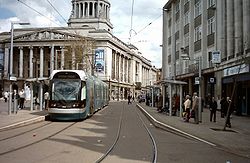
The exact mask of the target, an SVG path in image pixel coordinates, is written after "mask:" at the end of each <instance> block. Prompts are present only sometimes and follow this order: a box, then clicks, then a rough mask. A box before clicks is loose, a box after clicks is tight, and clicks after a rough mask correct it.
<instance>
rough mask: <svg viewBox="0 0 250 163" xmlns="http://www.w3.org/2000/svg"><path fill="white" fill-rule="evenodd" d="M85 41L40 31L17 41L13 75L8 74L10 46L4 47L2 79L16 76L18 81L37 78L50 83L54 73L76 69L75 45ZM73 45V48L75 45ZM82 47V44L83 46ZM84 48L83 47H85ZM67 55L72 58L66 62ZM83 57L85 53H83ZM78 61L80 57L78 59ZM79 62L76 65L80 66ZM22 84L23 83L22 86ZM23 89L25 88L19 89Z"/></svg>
mask: <svg viewBox="0 0 250 163" xmlns="http://www.w3.org/2000/svg"><path fill="white" fill-rule="evenodd" d="M80 39H84V38H83V37H82V36H78V35H74V34H69V33H63V32H59V31H56V30H47V29H45V30H41V31H36V30H35V31H34V32H32V33H28V34H24V35H19V36H17V37H14V44H13V65H14V66H13V74H8V72H10V71H9V67H8V63H9V53H10V44H9V43H7V42H9V40H8V39H7V40H6V44H5V54H4V55H5V56H4V58H5V63H4V65H5V66H4V75H3V78H6V79H7V78H8V76H9V75H10V76H15V77H16V78H17V80H18V81H21V80H23V81H25V80H26V79H32V78H37V80H44V79H48V77H49V75H50V73H51V72H52V71H53V70H54V69H64V68H69V69H75V68H76V54H75V49H73V48H76V47H75V46H76V45H75V44H74V42H76V40H78V41H79V40H80ZM73 44H74V45H73ZM81 46H82V44H81ZM83 48H84V47H83ZM65 51H67V53H68V55H70V57H68V58H70V60H66V59H68V58H65ZM81 55H84V53H81ZM78 58H79V57H78ZM81 61H83V60H79V61H77V62H81ZM65 63H67V64H65ZM65 66H67V67H65ZM20 84H21V83H20ZM20 87H22V86H21V85H20Z"/></svg>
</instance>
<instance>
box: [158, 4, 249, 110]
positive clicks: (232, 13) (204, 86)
mask: <svg viewBox="0 0 250 163" xmlns="http://www.w3.org/2000/svg"><path fill="white" fill-rule="evenodd" d="M163 15H164V16H163V54H162V55H163V57H162V58H163V60H162V65H163V67H162V74H163V76H162V78H163V80H176V81H185V82H186V83H187V84H186V85H184V86H183V94H192V93H193V92H198V93H199V94H200V95H201V97H202V98H203V99H205V101H207V98H209V97H210V96H215V97H216V98H218V99H220V98H221V97H222V96H229V97H231V95H232V91H233V86H234V80H237V81H236V82H237V86H236V91H235V95H234V99H233V102H234V104H235V107H236V110H237V113H239V114H243V115H249V114H250V100H249V99H250V73H249V59H248V60H247V58H249V57H250V41H249V40H250V1H249V0H169V1H168V2H167V3H166V4H165V6H164V7H163ZM199 70H200V71H201V73H200V75H199ZM173 84H174V83H173V82H169V83H167V84H165V85H164V87H165V88H167V89H169V88H171V89H174V90H173V91H176V93H177V94H178V93H179V88H178V87H177V88H175V87H169V85H173ZM199 84H200V92H199ZM174 85H175V84H174ZM168 91H169V90H168Z"/></svg>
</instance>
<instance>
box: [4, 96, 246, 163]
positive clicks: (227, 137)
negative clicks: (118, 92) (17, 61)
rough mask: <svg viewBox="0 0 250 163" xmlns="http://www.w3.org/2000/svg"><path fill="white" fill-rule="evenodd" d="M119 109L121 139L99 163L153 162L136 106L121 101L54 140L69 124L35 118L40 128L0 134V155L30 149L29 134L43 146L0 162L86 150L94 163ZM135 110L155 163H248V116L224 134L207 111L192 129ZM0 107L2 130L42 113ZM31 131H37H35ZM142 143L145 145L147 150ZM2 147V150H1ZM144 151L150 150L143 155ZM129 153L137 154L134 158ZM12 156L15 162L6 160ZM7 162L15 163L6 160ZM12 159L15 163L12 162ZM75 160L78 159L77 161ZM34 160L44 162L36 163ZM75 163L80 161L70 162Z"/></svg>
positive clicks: (109, 139)
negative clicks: (150, 137) (154, 153)
mask: <svg viewBox="0 0 250 163" xmlns="http://www.w3.org/2000/svg"><path fill="white" fill-rule="evenodd" d="M122 105H124V109H125V110H124V115H123V117H122V119H123V123H122V126H121V137H120V139H119V141H118V143H117V146H116V147H115V150H114V151H113V152H112V153H111V155H110V157H108V159H107V160H105V161H104V162H117V161H119V162H150V158H151V157H152V156H151V152H149V153H147V151H151V149H150V144H151V143H150V141H148V140H147V139H145V138H144V136H145V135H147V134H146V133H145V131H143V130H142V128H141V127H140V130H139V128H138V127H139V126H140V125H139V124H140V122H139V121H138V119H139V118H138V117H137V115H136V110H138V111H139V109H138V108H137V107H136V103H134V104H133V105H127V103H126V102H122V101H121V102H110V105H109V106H108V107H107V108H106V109H103V110H101V111H100V112H97V113H96V114H95V115H94V116H93V117H92V118H90V119H87V120H85V121H83V122H79V123H77V124H73V127H70V128H68V129H67V131H66V132H62V133H60V134H58V135H57V136H52V137H50V136H49V137H50V138H49V139H48V140H47V139H46V136H47V137H48V134H49V133H51V134H52V135H53V133H57V132H58V130H59V128H64V127H67V125H71V124H69V123H64V122H59V123H58V122H56V123H54V122H52V124H50V123H49V124H47V123H48V122H49V121H47V122H46V121H44V119H38V120H37V121H40V123H34V122H35V121H30V122H29V123H33V125H28V126H25V127H22V128H20V129H21V130H20V129H18V128H17V129H11V130H0V131H1V132H0V134H1V141H0V143H4V144H2V145H1V147H2V149H1V151H2V153H4V152H3V151H4V150H6V149H8V148H10V149H13V148H14V149H15V146H17V145H18V144H19V146H22V145H23V144H27V143H28V144H29V143H30V142H29V141H31V140H32V141H34V140H33V139H32V138H31V139H30V140H29V139H26V138H27V137H30V136H32V135H33V134H34V133H36V135H35V138H36V139H39V140H41V141H42V142H40V143H37V145H35V146H32V145H30V146H29V148H27V149H25V150H17V151H16V152H11V153H10V154H8V155H5V154H1V155H0V160H2V161H4V162H5V161H6V160H8V161H7V162H15V161H19V162H20V161H21V160H22V161H21V162H25V161H26V162H27V159H25V158H27V157H28V155H27V154H25V153H23V152H27V153H29V152H28V151H30V152H31V151H36V150H37V151H39V153H37V152H36V153H37V154H36V155H35V156H36V157H35V158H33V157H31V158H29V161H28V162H34V161H35V162H53V161H55V160H54V157H50V155H51V154H52V153H50V152H49V153H48V151H50V150H51V151H57V152H53V153H54V154H53V155H55V154H56V153H58V154H59V153H60V151H61V154H60V157H61V158H60V159H59V160H61V161H65V160H69V159H70V158H71V155H70V153H72V152H73V153H77V151H78V153H79V151H85V154H84V155H83V156H84V158H85V159H87V160H88V161H87V162H93V160H94V158H98V157H99V156H100V155H101V154H102V153H105V150H102V149H105V148H107V147H109V146H110V144H112V142H113V140H114V139H115V137H116V132H117V128H118V124H119V116H120V114H121V111H122V108H123V107H122ZM140 106H141V110H142V109H143V110H142V112H139V114H140V115H141V117H142V119H143V120H144V121H145V122H146V125H147V126H148V127H149V129H150V131H151V132H152V135H153V136H154V137H155V140H156V143H157V148H158V159H157V162H226V161H227V160H229V161H232V162H250V159H249V158H247V157H249V151H250V150H249V146H250V142H249V141H250V140H249V134H250V132H249V131H250V130H249V126H247V125H246V124H249V122H250V119H249V118H248V117H238V116H233V117H232V126H233V127H232V128H231V130H233V131H234V132H224V131H215V130H212V129H211V128H221V127H223V122H224V119H221V118H220V116H219V115H218V117H217V118H218V119H217V122H216V123H213V122H209V118H208V115H209V111H208V110H204V112H203V121H202V123H200V124H198V125H197V124H194V123H192V120H191V122H190V123H185V122H183V120H182V119H181V118H180V117H175V116H167V115H166V114H162V113H158V112H157V111H156V108H152V107H148V106H146V105H144V104H140ZM0 108H1V109H0V110H1V112H0V113H1V114H0V117H1V119H0V123H1V125H0V127H1V128H2V127H4V126H6V125H10V124H15V123H17V122H19V124H20V122H23V121H24V120H30V119H34V118H39V117H44V115H45V114H46V112H44V111H42V112H40V111H32V112H31V111H29V110H21V111H19V112H18V113H17V114H13V115H8V114H7V113H8V112H7V103H4V102H1V103H0ZM27 109H28V108H27ZM143 112H146V113H147V114H149V115H150V116H151V118H150V120H151V122H149V121H148V120H147V118H146V117H145V116H144V115H145V114H146V113H145V114H144V115H143V114H142V113H143ZM151 124H155V125H157V126H158V127H164V128H165V129H167V130H168V131H171V132H166V131H164V130H161V129H158V128H155V127H153V126H152V125H151ZM89 125H91V126H89ZM138 125H139V126H138ZM39 126H40V127H39ZM42 126H45V127H42ZM36 128H39V130H38V131H36ZM40 128H43V129H40ZM31 130H32V131H31ZM29 131H31V132H29ZM23 132H24V133H23ZM22 133H23V134H22ZM20 134H21V135H20ZM11 135H12V136H11ZM15 135H20V136H15ZM105 135H106V136H105ZM136 135H137V136H136ZM9 137H10V138H9ZM33 137H34V135H33ZM187 138H188V139H187ZM5 139H6V140H8V142H9V143H10V142H14V144H13V143H11V144H12V145H14V146H13V147H11V144H9V145H8V143H7V142H5V141H4V140H5ZM45 139H46V140H45ZM22 141H25V142H22ZM133 141H135V142H133ZM15 142H18V143H15ZM131 142H132V144H131ZM6 143H7V144H6ZM145 143H146V144H145ZM52 144H53V145H52ZM91 144H93V145H94V144H95V146H92V145H91ZM98 144H99V145H98ZM142 144H145V145H146V146H144V145H142ZM5 145H7V146H6V148H4V149H3V147H4V146H5ZM134 145H135V146H134ZM26 146H27V145H26ZM101 146H103V147H104V146H105V148H100V147H101ZM7 147H8V148H7ZM148 147H149V149H150V150H147V149H148ZM20 148H21V147H20ZM63 149H64V150H63ZM65 149H67V151H65ZM133 151H137V152H136V153H135V152H133ZM143 151H144V152H143ZM187 151H188V152H187ZM65 152H66V153H68V154H66V153H65ZM145 152H146V153H147V154H146V155H145V156H143V154H142V153H145ZM208 153H209V155H208ZM65 154H66V155H65ZM135 154H136V155H135ZM11 155H12V156H15V157H9V156H11ZM140 155H141V156H140ZM89 156H92V157H89ZM211 156H213V157H211ZM11 158H13V159H14V160H15V161H14V160H12V161H10V160H11ZM15 158H20V159H18V160H16V159H15ZM78 158H79V159H80V160H81V157H78ZM39 159H41V160H43V161H38V160H39ZM2 161H1V162H2ZM78 161H79V160H75V162H78ZM66 162H67V161H66Z"/></svg>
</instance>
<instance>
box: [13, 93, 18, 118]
mask: <svg viewBox="0 0 250 163" xmlns="http://www.w3.org/2000/svg"><path fill="white" fill-rule="evenodd" d="M13 107H14V109H13V111H14V114H17V110H18V109H17V99H16V95H14V105H13Z"/></svg>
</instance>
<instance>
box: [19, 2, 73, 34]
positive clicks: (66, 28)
mask: <svg viewBox="0 0 250 163" xmlns="http://www.w3.org/2000/svg"><path fill="white" fill-rule="evenodd" d="M17 1H18V2H20V3H22V4H23V5H25V6H26V7H28V8H30V9H31V10H33V11H34V12H36V13H38V14H39V15H41V16H43V17H45V18H46V19H48V20H49V21H51V22H53V23H54V24H56V25H58V26H59V27H61V28H63V29H65V30H67V31H69V28H68V27H64V26H62V25H61V24H58V23H57V22H55V21H54V20H53V19H51V18H49V17H47V16H45V15H44V14H42V13H41V12H39V11H37V10H36V9H34V8H32V7H31V6H29V5H28V4H26V3H24V2H22V1H21V0H17ZM75 34H77V32H76V31H75Z"/></svg>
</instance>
